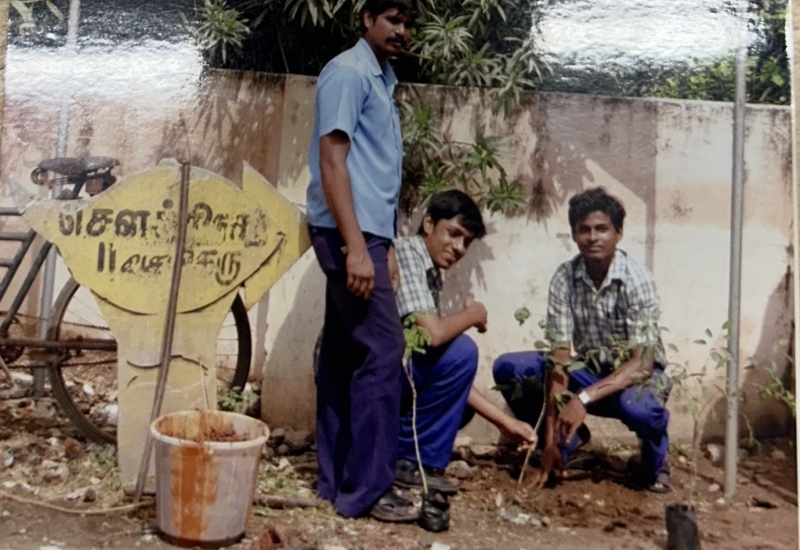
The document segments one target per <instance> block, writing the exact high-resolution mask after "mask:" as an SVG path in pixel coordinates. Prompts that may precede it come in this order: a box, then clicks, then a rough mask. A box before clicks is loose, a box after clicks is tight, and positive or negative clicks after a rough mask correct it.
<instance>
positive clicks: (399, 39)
mask: <svg viewBox="0 0 800 550" xmlns="http://www.w3.org/2000/svg"><path fill="white" fill-rule="evenodd" d="M387 42H394V43H396V44H400V45H401V46H403V47H405V45H406V41H405V40H403V39H402V38H390V39H389V40H387Z"/></svg>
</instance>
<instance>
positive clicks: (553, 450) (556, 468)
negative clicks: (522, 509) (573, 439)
mask: <svg viewBox="0 0 800 550" xmlns="http://www.w3.org/2000/svg"><path fill="white" fill-rule="evenodd" d="M536 474H537V476H536V477H534V479H533V488H534V489H535V490H536V489H541V488H542V487H543V486H544V484H545V483H547V480H548V479H550V474H553V475H555V476H557V477H563V475H564V462H563V461H562V460H561V451H560V450H559V449H558V446H556V445H548V446H547V447H545V449H544V452H543V453H542V468H541V469H540V470H539V471H538V472H537V473H536Z"/></svg>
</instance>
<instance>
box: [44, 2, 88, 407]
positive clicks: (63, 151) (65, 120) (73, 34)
mask: <svg viewBox="0 0 800 550" xmlns="http://www.w3.org/2000/svg"><path fill="white" fill-rule="evenodd" d="M80 11H81V2H80V0H70V3H69V18H68V19H67V44H66V47H65V49H64V58H65V59H67V60H69V59H71V58H73V57H75V55H76V54H77V52H78V22H79V19H80ZM65 65H66V66H67V67H68V66H69V65H68V64H65ZM60 86H61V111H60V112H59V114H58V141H57V143H56V156H57V157H65V156H67V141H68V138H69V103H70V100H71V99H72V90H71V86H72V81H71V79H70V78H67V79H66V80H64V81H63V82H61V83H60ZM60 192H61V189H60V186H56V187H54V188H53V192H52V195H51V196H52V197H53V198H58V195H59V193H60ZM57 257H58V255H57V254H56V249H55V247H53V248H51V249H50V253H49V254H48V255H47V260H45V264H44V273H43V275H42V277H43V278H42V295H41V299H40V300H39V332H38V335H39V338H47V329H48V327H49V325H50V313H51V310H52V308H53V294H54V291H53V289H54V287H55V282H56V261H57ZM43 394H44V371H43V370H42V369H34V371H33V395H34V396H37V397H41V396H42V395H43Z"/></svg>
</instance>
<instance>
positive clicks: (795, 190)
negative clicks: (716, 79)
mask: <svg viewBox="0 0 800 550" xmlns="http://www.w3.org/2000/svg"><path fill="white" fill-rule="evenodd" d="M796 14H800V5H797V4H796V3H790V4H789V6H788V10H787V18H786V44H787V48H788V50H789V52H788V53H789V69H790V70H791V78H792V84H791V94H792V136H793V138H794V139H792V159H793V162H792V210H793V212H794V223H793V224H792V225H793V231H792V233H793V239H794V266H793V271H794V277H793V281H792V283H793V286H794V318H795V329H794V356H795V358H796V357H797V351H798V350H800V330H798V327H797V326H796V325H797V322H798V321H800V272H799V271H798V269H800V166H798V164H800V162H798V158H800V156H799V155H800V144H798V139H800V126H798V124H800V120H798V112H800V103H798V101H800V90H798V84H800V74H798V71H797V69H798V67H797V63H798V62H799V61H800V59H798V53H800V43H798V41H797V40H798V36H796V35H795V32H794V28H795V25H796V24H797V23H798V21H797V20H796ZM789 368H793V369H795V373H794V391H795V395H800V378H798V376H797V359H795V360H794V362H793V363H791V364H790V365H789ZM795 422H797V419H796V418H795ZM795 433H797V430H796V429H795ZM795 453H796V455H797V461H798V463H800V446H798V445H795ZM796 470H797V469H796ZM797 485H798V486H800V470H797ZM797 529H798V531H797V534H798V537H800V525H798V527H797Z"/></svg>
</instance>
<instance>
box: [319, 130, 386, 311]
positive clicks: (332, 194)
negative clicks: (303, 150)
mask: <svg viewBox="0 0 800 550" xmlns="http://www.w3.org/2000/svg"><path fill="white" fill-rule="evenodd" d="M349 152H350V139H349V138H348V137H347V134H345V133H344V132H340V131H334V132H331V133H330V134H327V135H324V136H322V137H321V138H320V139H319V168H320V173H321V176H322V190H323V192H324V193H325V201H326V202H327V203H328V208H329V209H330V211H331V214H332V215H333V219H334V220H335V221H336V226H337V227H338V228H339V232H340V233H341V234H342V238H343V239H344V242H345V245H346V246H347V288H348V289H349V290H350V291H351V292H353V293H354V294H355V295H356V296H359V297H361V298H369V295H370V292H371V291H372V288H373V286H374V284H375V266H374V265H373V264H372V259H371V258H370V256H369V252H368V251H367V245H366V242H365V241H364V235H363V234H362V232H361V228H360V227H359V225H358V219H357V218H356V211H355V206H354V205H353V191H352V188H351V186H350V173H349V172H348V171H347V154H348V153H349Z"/></svg>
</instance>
